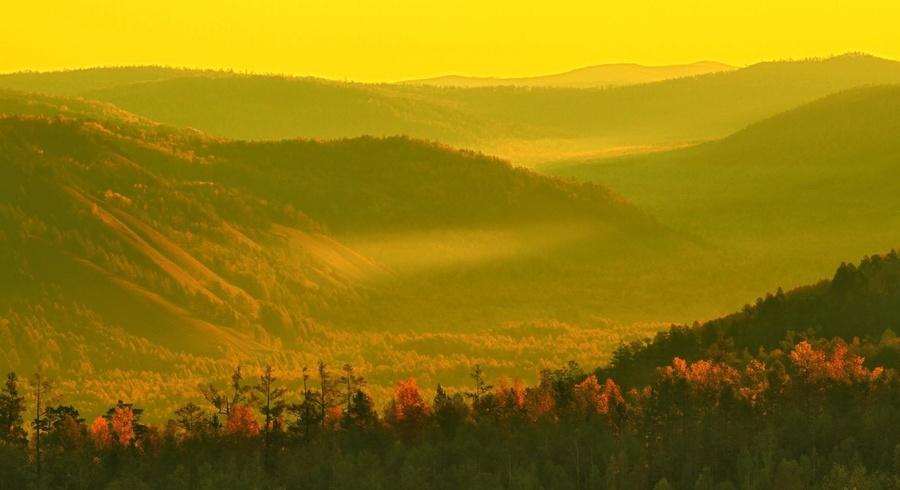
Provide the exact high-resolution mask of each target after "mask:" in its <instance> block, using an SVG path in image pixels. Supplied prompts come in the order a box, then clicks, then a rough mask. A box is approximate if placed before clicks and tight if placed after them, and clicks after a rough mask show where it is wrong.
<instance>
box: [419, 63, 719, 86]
mask: <svg viewBox="0 0 900 490" xmlns="http://www.w3.org/2000/svg"><path fill="white" fill-rule="evenodd" d="M734 69H736V68H735V67H733V66H730V65H726V64H724V63H717V62H714V61H700V62H697V63H690V64H686V65H669V66H645V65H638V64H634V63H616V64H608V65H596V66H588V67H584V68H578V69H575V70H571V71H567V72H565V73H558V74H553V75H544V76H538V77H522V78H492V77H466V76H458V75H450V76H443V77H436V78H427V79H423V80H410V81H407V82H403V83H404V84H407V85H429V86H435V87H469V88H472V87H503V86H508V87H567V88H609V87H620V86H624V85H637V84H639V83H651V82H660V81H663V80H670V79H673V78H684V77H695V76H699V75H706V74H709V73H718V72H724V71H731V70H734Z"/></svg>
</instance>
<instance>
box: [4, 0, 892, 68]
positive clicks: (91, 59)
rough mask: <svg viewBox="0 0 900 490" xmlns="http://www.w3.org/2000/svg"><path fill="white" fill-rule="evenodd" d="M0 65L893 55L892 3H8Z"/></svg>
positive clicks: (518, 63) (450, 64)
mask: <svg viewBox="0 0 900 490" xmlns="http://www.w3.org/2000/svg"><path fill="white" fill-rule="evenodd" d="M3 3H4V4H5V5H4V6H3V7H2V8H0V71H2V72H7V71H17V70H25V69H33V70H47V69H59V68H77V67H86V66H97V65H134V64H164V65H173V66H189V67H211V68H233V69H237V70H247V71H254V72H277V73H290V74H298V75H315V76H322V77H327V78H337V79H344V78H347V79H353V80H360V81H382V80H399V79H409V78H420V77H428V76H435V75H443V74H451V73H452V74H464V75H490V76H522V75H535V74H544V73H551V72H557V71H562V70H567V69H571V68H576V67H580V66H585V65H590V64H599V63H610V62H624V61H630V62H637V63H644V64H671V63H683V62H690V61H697V60H717V61H723V62H726V63H731V64H738V65H743V64H749V63H753V62H756V61H760V60H768V59H782V58H801V57H809V56H828V55H831V54H840V53H844V52H847V51H865V52H868V53H871V54H875V55H879V56H883V57H889V58H898V59H900V34H898V26H900V1H896V0H882V1H873V0H854V1H837V0H810V1H805V0H804V1H794V2H791V1H768V0H763V1H761V0H753V1H747V0H686V1H648V0H585V1H580V0H553V1H547V2H529V1H526V0H516V1H512V0H434V1H424V0H420V1H412V0H329V1H310V0H243V1H237V0H153V1H144V0H8V1H5V2H3Z"/></svg>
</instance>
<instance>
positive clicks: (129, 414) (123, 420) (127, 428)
mask: <svg viewBox="0 0 900 490" xmlns="http://www.w3.org/2000/svg"><path fill="white" fill-rule="evenodd" d="M110 426H111V427H112V432H113V435H114V436H115V440H116V442H117V443H118V444H119V445H120V446H122V447H128V446H130V445H131V443H132V442H133V441H134V439H135V434H134V411H132V409H131V407H116V409H115V412H113V415H112V420H111V421H110Z"/></svg>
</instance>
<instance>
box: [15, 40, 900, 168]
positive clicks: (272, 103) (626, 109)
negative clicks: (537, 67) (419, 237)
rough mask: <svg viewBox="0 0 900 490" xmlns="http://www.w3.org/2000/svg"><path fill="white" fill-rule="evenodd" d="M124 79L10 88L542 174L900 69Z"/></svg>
mask: <svg viewBox="0 0 900 490" xmlns="http://www.w3.org/2000/svg"><path fill="white" fill-rule="evenodd" d="M123 70H125V71H124V72H123V73H122V74H121V75H117V73H118V72H116V71H115V70H111V71H110V70H106V69H103V70H99V71H96V72H92V71H90V70H88V71H74V72H63V73H48V74H18V75H5V76H2V77H0V87H13V88H22V89H27V90H37V91H46V92H51V93H66V94H79V95H84V96H87V97H90V98H96V99H100V100H104V101H108V102H112V103H114V104H116V105H118V106H120V107H122V108H124V109H126V110H128V111H131V112H134V113H136V114H139V115H141V116H145V117H148V118H151V119H154V120H157V121H160V122H164V123H168V124H174V125H178V126H189V127H194V128H197V129H200V130H203V131H206V132H209V133H211V134H214V135H218V136H225V137H232V138H241V139H281V138H296V137H309V138H341V137H354V136H360V135H372V136H392V135H400V134H402V135H407V136H411V137H414V138H423V139H430V140H438V141H441V142H443V143H447V144H452V145H455V146H463V147H467V148H473V149H477V150H482V151H486V152H488V153H491V154H496V155H500V156H503V157H505V158H508V159H512V160H514V161H515V162H516V163H525V164H534V163H539V162H546V161H549V160H558V159H561V158H564V157H567V156H572V157H574V156H590V155H609V154H617V153H618V154H621V153H628V152H637V151H647V150H649V149H654V148H666V147H671V146H677V145H683V144H685V143H690V142H697V141H702V140H708V139H714V138H719V137H723V136H725V135H727V134H729V133H732V132H734V131H737V130H739V129H741V128H743V127H744V126H746V125H748V124H750V123H752V122H756V121H758V120H759V119H762V118H765V117H768V116H771V115H774V114H776V113H778V112H781V111H784V110H788V109H791V108H794V107H796V106H798V105H800V104H802V103H804V102H809V101H812V100H814V99H816V98H819V97H822V96H825V95H828V94H831V93H834V92H837V91H841V90H846V89H849V88H853V87H858V86H861V85H868V84H879V83H900V63H897V62H894V61H889V60H883V59H878V58H874V57H870V56H864V55H846V56H840V57H836V58H830V59H825V60H807V61H785V62H771V63H760V64H757V65H752V66H749V67H747V68H743V69H740V70H733V71H729V72H723V73H713V74H709V75H703V76H697V77H690V78H681V79H676V80H666V81H662V82H657V83H649V84H642V85H635V86H629V87H621V88H614V89H571V88H518V87H482V88H455V87H453V88H449V87H448V88H441V87H426V86H412V85H389V84H380V85H370V84H354V83H341V82H330V81H324V80H316V79H304V78H284V77H273V76H246V75H232V74H227V73H221V72H213V73H205V72H193V71H183V72H178V71H171V70H160V73H156V72H155V71H154V69H137V68H131V69H123ZM142 70H146V72H145V71H142ZM176 75H177V76H176ZM42 77H44V78H42ZM116 77H118V78H119V79H121V80H122V81H123V83H117V82H114V80H115V79H116ZM130 79H133V82H134V83H127V82H128V81H130Z"/></svg>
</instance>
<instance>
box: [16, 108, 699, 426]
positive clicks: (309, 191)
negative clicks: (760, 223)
mask: <svg viewBox="0 0 900 490" xmlns="http://www.w3.org/2000/svg"><path fill="white" fill-rule="evenodd" d="M0 112H2V113H4V114H5V115H4V116H3V117H0V238H2V240H0V244H2V246H0V265H2V268H0V270H2V271H3V274H2V275H0V293H2V294H0V339H2V341H3V345H4V348H3V349H2V350H0V364H2V365H3V367H4V368H6V369H16V370H19V371H25V370H27V369H29V368H30V367H31V366H37V365H41V366H43V367H44V369H45V370H46V373H47V374H48V375H51V376H59V377H60V378H63V379H66V380H68V381H67V383H69V385H67V386H64V387H63V389H65V390H66V391H67V392H69V393H77V395H74V396H75V398H76V400H75V401H78V402H79V404H80V405H83V406H85V407H94V405H95V404H97V403H101V400H104V401H105V400H108V399H110V398H122V399H136V400H142V404H144V405H147V406H160V407H165V409H164V410H162V411H161V413H167V412H166V410H168V409H170V408H172V406H174V405H175V404H176V403H178V402H179V400H183V397H184V396H192V395H193V393H195V388H196V386H197V384H198V383H199V382H201V381H204V380H207V379H210V378H213V377H221V376H223V375H225V374H226V373H227V372H228V371H229V370H230V369H232V368H233V366H234V364H235V363H238V362H243V363H246V364H249V365H257V363H261V362H265V361H270V362H274V360H277V361H278V362H279V364H280V365H282V366H285V369H286V370H288V371H289V372H288V373H286V374H285V379H286V380H287V381H288V382H289V383H296V382H297V380H298V377H299V373H300V368H301V367H302V366H304V365H313V364H314V362H315V361H316V360H317V359H324V360H325V361H326V362H329V363H344V362H354V363H360V364H362V365H361V366H360V369H362V370H363V371H364V372H366V373H367V374H366V375H367V377H368V378H369V379H370V381H371V383H372V386H373V391H374V393H375V394H376V395H377V394H378V393H381V392H384V391H385V390H387V389H389V388H388V387H387V385H386V383H388V382H392V381H393V380H395V379H397V378H399V377H402V376H408V375H410V374H418V375H423V376H424V377H425V378H431V377H435V378H437V377H440V378H441V379H443V380H445V382H449V383H454V382H460V381H462V380H464V379H465V377H466V372H467V370H468V366H469V365H470V364H471V363H472V360H473V359H490V361H489V362H490V363H495V364H498V365H503V364H509V365H517V368H516V372H517V373H521V374H522V375H528V376H533V375H534V373H536V372H538V371H539V369H540V365H542V363H545V362H562V360H563V359H568V358H570V357H572V356H575V357H579V356H585V357H586V356H599V355H602V352H603V351H604V350H608V348H609V347H610V346H611V345H614V344H615V343H617V342H618V341H619V340H620V339H621V338H623V337H622V336H623V335H631V331H630V330H629V331H626V330H625V329H622V328H616V327H614V326H609V325H608V324H606V323H603V322H601V321H591V322H587V321H586V322H585V324H584V327H583V328H582V327H575V326H572V325H569V324H565V323H562V322H560V321H558V320H560V319H564V317H565V316H569V317H573V318H574V317H578V316H579V315H580V316H582V317H585V318H586V317H587V316H589V313H588V312H590V311H594V310H595V306H594V305H595V304H597V303H598V302H599V303H606V304H608V305H610V307H609V308H607V309H605V312H606V313H608V314H610V315H613V314H614V313H616V312H623V311H632V312H635V311H642V310H643V308H641V307H640V304H641V303H642V302H643V301H642V300H641V299H640V298H638V297H637V295H635V297H633V298H628V299H627V300H626V301H622V300H620V299H618V297H620V296H622V292H621V291H620V290H619V283H618V281H616V280H615V276H614V273H613V272H612V271H613V270H614V269H615V268H620V269H626V270H630V269H632V266H631V265H629V264H630V262H631V261H632V260H635V261H640V262H647V260H646V258H647V257H648V256H649V257H653V256H655V255H657V254H659V252H660V250H675V249H678V248H679V247H682V246H683V245H681V243H682V242H683V240H682V239H681V238H680V237H678V236H677V235H676V234H674V233H672V232H670V231H668V230H666V229H665V228H663V227H661V226H659V225H658V224H657V223H656V222H655V221H654V220H652V219H651V218H648V217H647V216H645V215H644V214H642V213H641V212H639V211H638V210H636V209H635V208H633V207H632V206H630V205H629V204H627V203H625V202H623V201H621V200H620V199H619V198H618V197H616V196H615V195H613V194H611V193H610V192H608V191H607V190H605V189H603V188H601V187H599V186H594V185H581V184H578V185H574V184H569V183H564V182H562V181H560V180H557V179H553V178H548V177H545V176H541V175H538V174H535V173H533V172H530V171H527V170H524V169H518V168H514V167H512V166H511V165H510V164H508V163H506V162H503V161H500V160H497V159H494V158H489V157H485V156H482V155H478V154H474V153H469V152H461V151H458V150H453V149H450V148H447V147H443V146H438V145H435V144H431V143H423V142H420V141H414V140H410V139H407V138H387V139H378V138H359V139H353V140H345V141H332V142H314V141H306V140H293V141H282V142H261V143H248V142H240V141H233V140H223V139H219V138H214V137H210V136H208V135H205V134H203V133H200V132H197V131H190V130H182V129H177V128H172V127H168V126H162V125H159V124H157V123H155V122H152V121H149V120H147V119H143V118H141V117H138V116H134V115H131V114H129V113H126V112H124V111H122V110H120V109H117V108H115V107H113V106H110V105H109V104H106V103H95V102H91V101H87V100H80V99H70V98H65V97H51V96H36V95H24V94H21V93H17V92H12V91H4V92H0ZM650 238H652V242H651V240H650ZM626 251H628V252H629V253H631V254H632V255H631V256H629V255H628V254H626V253H625V252H626ZM623 257H627V260H624V259H623ZM637 257H642V258H641V259H638V258H637ZM646 268H647V270H648V271H649V270H651V266H650V265H647V266H646ZM637 275H638V274H635V276H637ZM641 280H644V279H641ZM583 281H584V282H583ZM590 281H594V282H593V284H600V285H601V286H603V287H601V288H594V287H591V284H592V283H591V282H590ZM573 282H574V284H573ZM582 282H583V284H582ZM571 290H574V291H578V292H579V296H572V295H571V294H570V291H571ZM560 297H567V298H568V300H569V301H568V302H564V303H563V302H560V301H559V298H560ZM476 298H477V300H478V301H479V305H480V306H479V314H478V315H473V313H472V310H471V309H470V308H461V307H460V305H461V304H462V303H470V302H471V301H474V300H475V299H476ZM525 320H528V321H531V322H533V323H525ZM535 335H538V336H540V337H541V339H545V338H554V339H555V345H556V347H555V348H554V349H553V351H552V352H546V350H545V345H544V343H543V341H542V340H541V341H539V340H538V339H537V338H535ZM514 338H516V339H522V342H520V343H511V342H510V339H514ZM586 338H594V339H595V342H594V343H593V347H592V348H591V349H585V348H584V343H585V339H586ZM538 353H540V355H538ZM423 360H428V361H429V362H423ZM519 360H522V361H523V362H521V363H520V362H519ZM431 361H433V362H431ZM162 379H167V380H170V381H171V382H166V383H162V382H161V380H162ZM381 383H385V384H381ZM379 390H380V391H379Z"/></svg>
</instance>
